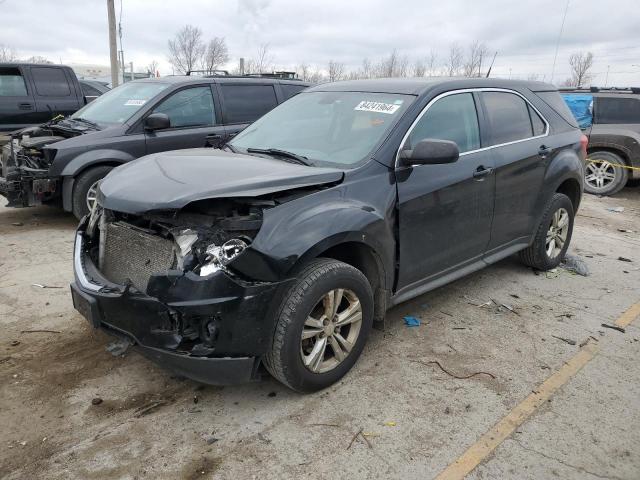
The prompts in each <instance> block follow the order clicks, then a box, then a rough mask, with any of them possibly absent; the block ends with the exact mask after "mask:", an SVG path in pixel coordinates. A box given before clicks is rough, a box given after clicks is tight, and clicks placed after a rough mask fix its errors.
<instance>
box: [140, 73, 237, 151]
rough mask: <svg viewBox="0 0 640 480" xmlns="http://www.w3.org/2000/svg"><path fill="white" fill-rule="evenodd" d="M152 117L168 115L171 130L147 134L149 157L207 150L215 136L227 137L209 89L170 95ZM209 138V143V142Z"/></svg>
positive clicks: (191, 88)
mask: <svg viewBox="0 0 640 480" xmlns="http://www.w3.org/2000/svg"><path fill="white" fill-rule="evenodd" d="M150 113H165V114H166V115H168V116H169V120H170V122H171V127H170V128H167V129H164V130H155V131H153V132H146V133H145V140H146V146H147V154H150V153H157V152H165V151H168V150H180V149H183V148H199V147H204V146H205V145H206V144H207V142H208V141H211V138H212V136H218V135H219V136H220V139H221V140H222V139H223V138H224V136H225V133H226V132H225V128H224V126H223V125H220V124H219V122H218V120H217V118H218V117H217V116H216V111H215V107H214V102H213V94H212V91H211V87H210V86H209V85H199V86H195V87H188V88H183V89H182V90H178V91H177V92H175V93H173V94H171V95H170V96H169V97H167V98H166V99H164V100H163V101H162V102H161V103H160V104H158V105H157V106H156V107H155V108H154V109H153V110H152V111H151V112H150ZM207 137H209V140H207Z"/></svg>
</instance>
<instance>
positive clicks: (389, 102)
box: [229, 92, 415, 166]
mask: <svg viewBox="0 0 640 480" xmlns="http://www.w3.org/2000/svg"><path fill="white" fill-rule="evenodd" d="M414 99H415V97H414V96H411V95H399V94H390V93H367V92H308V93H300V94H298V95H296V96H295V97H293V98H292V99H290V100H287V101H286V102H284V103H283V104H282V105H280V106H279V107H277V108H275V109H273V110H271V111H270V112H269V113H267V114H266V115H264V116H263V117H262V118H260V119H259V120H257V121H256V122H255V123H253V124H252V125H250V126H249V127H247V128H246V129H245V130H243V131H242V132H241V133H240V134H238V135H237V136H236V137H235V138H234V139H233V140H232V141H231V142H229V143H230V145H231V147H232V148H235V149H236V150H239V151H243V152H246V151H247V149H264V150H268V149H277V150H284V151H286V152H289V153H292V154H295V155H298V156H301V157H306V158H307V159H308V160H309V162H310V163H312V164H330V165H337V166H346V165H353V164H356V163H359V162H361V161H363V160H364V159H365V158H366V157H367V156H368V155H369V154H371V153H372V151H373V149H374V148H375V147H376V146H378V145H379V144H380V142H381V141H382V140H384V138H385V137H386V134H387V133H388V132H389V130H390V129H391V127H392V126H393V125H394V124H395V123H396V122H397V121H398V119H399V118H400V116H401V115H402V114H403V113H404V111H405V110H406V109H407V107H408V106H409V105H410V104H411V102H413V100H414Z"/></svg>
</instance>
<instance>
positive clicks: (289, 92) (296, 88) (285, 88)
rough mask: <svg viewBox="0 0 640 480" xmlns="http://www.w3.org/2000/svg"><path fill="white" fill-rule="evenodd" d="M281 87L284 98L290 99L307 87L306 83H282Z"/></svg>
mask: <svg viewBox="0 0 640 480" xmlns="http://www.w3.org/2000/svg"><path fill="white" fill-rule="evenodd" d="M280 88H281V89H282V93H283V95H284V99H285V100H289V99H290V98H291V97H293V96H294V95H297V94H298V93H300V92H301V91H302V90H304V89H305V88H307V87H306V86H304V85H290V84H284V85H283V84H281V85H280Z"/></svg>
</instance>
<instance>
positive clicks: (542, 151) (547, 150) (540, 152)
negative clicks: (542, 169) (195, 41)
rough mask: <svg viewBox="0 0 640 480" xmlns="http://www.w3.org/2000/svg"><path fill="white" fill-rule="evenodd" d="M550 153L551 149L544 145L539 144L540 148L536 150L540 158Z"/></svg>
mask: <svg viewBox="0 0 640 480" xmlns="http://www.w3.org/2000/svg"><path fill="white" fill-rule="evenodd" d="M550 153H551V149H550V148H549V147H547V146H546V145H540V149H539V150H538V155H540V156H541V157H542V158H545V157H546V156H547V155H549V154H550Z"/></svg>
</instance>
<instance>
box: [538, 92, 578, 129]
mask: <svg viewBox="0 0 640 480" xmlns="http://www.w3.org/2000/svg"><path fill="white" fill-rule="evenodd" d="M534 93H535V94H536V95H537V96H538V97H540V99H541V100H542V101H543V102H544V103H546V104H547V105H548V106H549V107H551V109H552V110H553V111H554V112H556V113H557V114H558V115H560V116H561V117H562V118H563V119H564V120H565V121H566V122H567V123H568V124H569V125H571V126H572V127H575V128H579V127H578V122H577V121H576V118H575V117H574V116H573V113H571V110H569V107H567V104H566V103H565V101H564V100H563V99H562V97H561V96H560V93H559V92H558V91H552V92H534Z"/></svg>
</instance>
